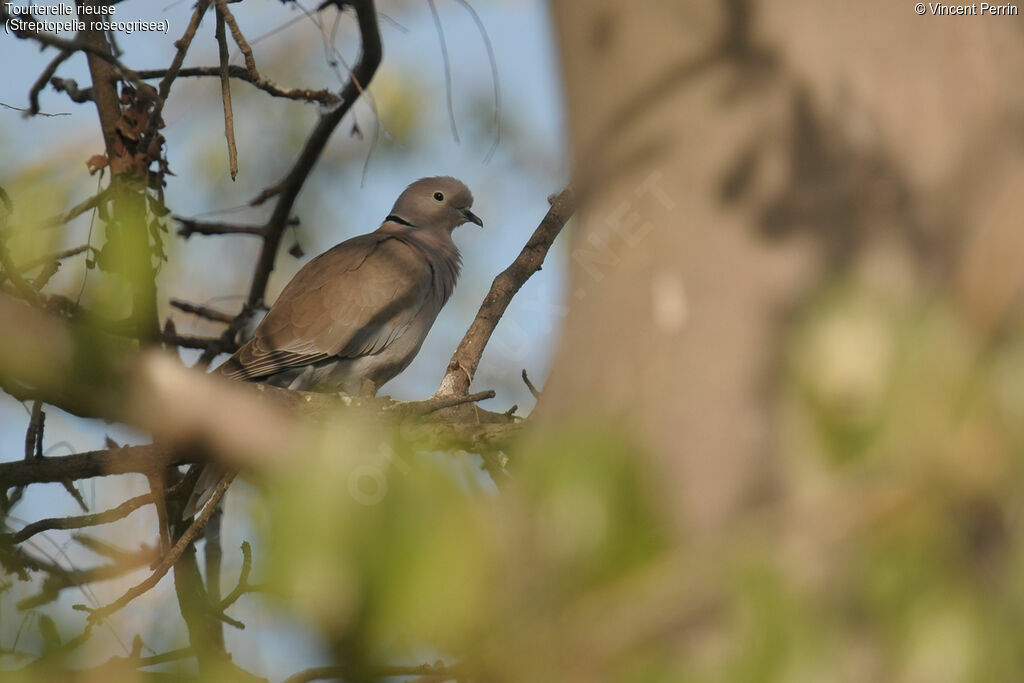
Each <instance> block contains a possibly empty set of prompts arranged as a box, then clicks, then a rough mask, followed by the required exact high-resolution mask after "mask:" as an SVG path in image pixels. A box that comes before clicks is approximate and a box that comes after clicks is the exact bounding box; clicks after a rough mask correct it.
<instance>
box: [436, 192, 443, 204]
mask: <svg viewBox="0 0 1024 683" xmlns="http://www.w3.org/2000/svg"><path fill="white" fill-rule="evenodd" d="M434 199H436V200H437V201H439V202H443V201H444V195H443V194H441V193H440V192H435V193H434Z"/></svg>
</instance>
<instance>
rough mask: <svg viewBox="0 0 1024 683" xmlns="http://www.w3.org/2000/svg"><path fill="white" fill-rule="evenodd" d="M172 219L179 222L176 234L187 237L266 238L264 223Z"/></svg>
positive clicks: (177, 217) (266, 231)
mask: <svg viewBox="0 0 1024 683" xmlns="http://www.w3.org/2000/svg"><path fill="white" fill-rule="evenodd" d="M173 218H174V220H176V221H178V222H179V223H181V227H180V228H178V234H179V235H181V236H182V237H184V238H185V239H188V238H189V237H191V236H192V235H256V236H257V237H263V238H266V236H267V233H268V230H267V227H266V226H265V225H233V224H231V223H206V222H203V221H196V220H192V219H191V218H181V217H180V216H173Z"/></svg>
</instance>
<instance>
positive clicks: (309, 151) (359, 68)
mask: <svg viewBox="0 0 1024 683" xmlns="http://www.w3.org/2000/svg"><path fill="white" fill-rule="evenodd" d="M351 4H352V6H353V7H355V10H356V17H357V19H358V22H359V35H360V39H361V41H362V53H361V54H360V56H359V61H358V62H357V63H356V65H355V68H353V69H352V75H351V77H350V78H349V80H348V82H347V83H346V84H345V87H344V88H343V89H342V91H341V102H340V103H339V104H338V105H337V106H335V107H334V108H333V109H331V110H330V111H328V112H326V113H325V114H323V115H322V116H321V117H320V121H319V122H318V123H317V125H316V127H315V128H314V129H313V132H312V133H311V134H310V136H309V138H308V139H307V140H306V144H305V146H304V147H303V149H302V152H301V153H300V154H299V158H298V159H296V161H295V165H294V166H293V167H292V169H291V171H289V172H288V175H287V176H285V178H284V180H282V181H281V182H280V183H278V184H277V185H276V186H274V187H273V188H269V189H267V190H264V191H263V192H262V193H260V195H259V196H258V197H257V198H256V199H254V200H253V202H252V203H253V205H258V204H261V203H263V202H264V201H266V200H267V199H270V198H271V197H273V196H277V197H278V198H277V203H276V204H275V205H274V211H273V213H272V214H271V216H270V220H269V221H268V222H267V229H268V230H267V235H266V236H265V238H264V242H263V249H262V250H261V252H260V257H259V261H258V262H257V265H256V272H255V274H254V275H253V279H252V285H251V286H250V288H249V297H248V299H247V301H246V303H247V305H248V307H249V308H250V309H256V308H258V307H259V306H261V305H262V303H263V297H264V295H265V294H266V289H267V282H268V281H269V279H270V273H271V271H272V270H273V269H274V259H275V257H276V255H277V247H278V245H279V244H280V243H281V236H282V234H283V233H284V230H285V228H286V227H287V225H288V219H289V217H290V216H291V210H292V207H293V206H294V205H295V200H296V199H297V198H298V196H299V191H300V190H301V189H302V186H303V184H304V183H305V182H306V178H307V177H308V176H309V173H310V172H311V171H312V170H313V166H315V165H316V162H317V160H318V159H319V158H320V154H321V153H322V152H323V149H324V147H325V146H326V145H327V141H328V140H329V139H330V137H331V133H333V132H334V129H335V128H336V127H337V126H338V124H339V123H341V120H342V119H343V118H344V117H345V114H346V113H348V110H349V109H351V108H352V105H353V104H355V101H356V100H357V99H358V97H359V95H360V93H361V92H363V90H364V89H365V88H366V86H367V85H369V83H370V80H371V79H372V78H373V75H374V74H375V73H376V72H377V67H378V66H379V65H380V60H381V56H382V54H383V53H382V48H381V42H380V28H379V27H378V25H377V10H376V8H375V7H374V3H373V1H372V0H352V2H351Z"/></svg>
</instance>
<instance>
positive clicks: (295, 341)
mask: <svg viewBox="0 0 1024 683" xmlns="http://www.w3.org/2000/svg"><path fill="white" fill-rule="evenodd" d="M472 205H473V195H472V194H471V193H470V191H469V188H467V187H466V186H465V185H464V184H463V183H462V182H460V181H458V180H456V179H455V178H450V177H446V176H441V177H435V178H422V179H420V180H417V181H416V182H414V183H412V184H411V185H409V187H407V188H406V189H405V191H404V192H402V194H401V195H399V197H398V199H397V200H396V201H395V205H394V207H392V209H391V212H390V213H389V214H388V216H387V218H385V220H384V222H383V223H382V224H381V226H380V227H379V228H377V230H376V231H374V232H372V233H369V234H366V235H360V236H359V237H353V238H352V239H350V240H346V241H345V242H342V243H341V244H338V245H336V246H334V247H332V248H331V249H329V250H327V251H326V252H324V253H323V254H321V255H320V256H317V257H316V258H315V259H313V260H312V261H310V262H309V263H307V264H306V265H305V266H303V267H302V268H301V269H300V270H299V272H298V273H296V275H295V277H294V278H292V280H291V282H289V283H288V285H287V286H285V288H284V290H283V291H282V292H281V294H280V296H279V297H278V299H277V301H276V302H274V305H273V306H272V307H271V308H270V311H269V312H268V313H267V316H266V317H265V318H264V319H263V321H262V322H261V323H260V324H259V326H258V327H257V328H256V330H255V332H254V333H253V336H252V338H251V339H250V340H249V341H248V342H246V343H245V344H243V345H242V347H241V348H239V349H238V351H236V352H235V354H234V355H233V356H231V358H229V359H228V360H227V361H226V362H225V363H224V364H223V365H221V366H220V367H219V368H218V369H217V370H216V371H215V372H217V373H218V374H220V375H222V376H224V377H227V378H230V379H237V380H247V381H253V382H265V383H267V384H273V385H275V386H282V387H287V388H290V389H302V390H313V391H332V392H333V391H344V392H346V393H349V394H355V393H364V392H368V393H375V392H376V390H377V389H378V388H379V387H380V386H381V385H382V384H384V383H385V382H387V381H388V380H390V379H392V378H393V377H395V376H396V375H397V374H398V373H400V372H401V371H402V370H404V369H405V368H407V367H408V366H409V364H410V363H411V362H412V360H413V359H414V358H415V357H416V354H417V353H418V352H419V350H420V347H421V346H422V345H423V340H424V339H425V338H426V336H427V333H428V332H429V331H430V328H431V326H432V325H433V324H434V320H436V318H437V314H438V313H439V312H440V311H441V308H442V307H443V306H444V304H445V303H446V302H447V301H448V298H449V297H450V296H451V294H452V291H453V290H454V289H455V283H456V281H457V280H458V277H459V270H460V267H461V263H462V261H461V257H460V255H459V250H458V248H457V247H456V246H455V243H454V242H453V241H452V237H451V233H452V230H454V229H455V228H457V227H458V226H460V225H462V224H463V223H467V222H470V223H476V224H477V225H480V226H483V222H482V221H481V220H480V218H478V217H477V216H476V215H475V214H474V213H473V212H472V211H471V210H470V207H471V206H472ZM217 479H219V473H218V472H216V470H215V469H214V468H210V467H207V468H205V469H204V471H203V472H202V474H201V476H200V479H199V481H198V483H197V485H196V487H195V493H193V495H192V499H191V500H190V501H189V503H188V504H187V505H186V508H185V516H186V517H187V516H191V515H192V514H194V513H195V512H197V511H198V510H199V509H201V508H202V507H203V505H205V503H206V500H207V499H208V497H209V493H210V492H212V490H213V485H214V484H215V483H216V481H217Z"/></svg>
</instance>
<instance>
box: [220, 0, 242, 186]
mask: <svg viewBox="0 0 1024 683" xmlns="http://www.w3.org/2000/svg"><path fill="white" fill-rule="evenodd" d="M215 9H216V14H217V28H216V37H217V49H218V54H219V56H220V98H221V101H222V102H223V105H224V137H225V138H227V142H228V170H229V172H230V173H231V179H232V180H234V179H235V178H236V177H237V176H238V148H237V147H236V146H235V118H234V115H233V114H232V111H231V79H230V78H229V77H228V40H227V36H225V35H224V14H225V13H226V12H227V11H228V6H227V3H226V2H224V0H217V7H216V8H215Z"/></svg>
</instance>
